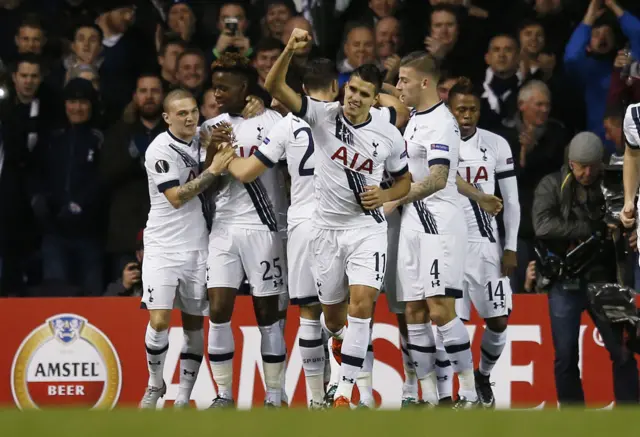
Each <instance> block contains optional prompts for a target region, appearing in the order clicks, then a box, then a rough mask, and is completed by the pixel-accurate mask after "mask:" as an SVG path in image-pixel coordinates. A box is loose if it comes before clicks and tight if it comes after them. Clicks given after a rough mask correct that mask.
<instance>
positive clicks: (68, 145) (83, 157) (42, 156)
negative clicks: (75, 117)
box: [30, 124, 104, 236]
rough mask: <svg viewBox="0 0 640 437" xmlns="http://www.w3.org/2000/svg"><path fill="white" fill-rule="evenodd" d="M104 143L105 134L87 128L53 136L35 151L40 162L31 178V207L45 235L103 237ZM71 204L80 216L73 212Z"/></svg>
mask: <svg viewBox="0 0 640 437" xmlns="http://www.w3.org/2000/svg"><path fill="white" fill-rule="evenodd" d="M102 143H103V136H102V133H101V132H100V131H98V130H95V129H92V128H91V127H90V125H89V124H84V125H76V126H71V127H68V128H66V129H60V130H58V131H55V132H53V133H52V135H51V137H50V138H49V141H47V143H45V144H43V145H42V146H41V147H40V150H37V151H34V153H35V154H36V159H37V162H36V164H35V166H34V168H33V170H32V173H31V176H30V192H31V203H32V205H33V206H34V212H35V214H36V216H37V218H38V220H39V222H40V224H41V226H42V227H43V230H44V231H45V232H47V233H55V234H61V235H65V236H98V235H99V234H100V231H101V224H102V223H103V217H102V215H103V214H102V212H103V204H104V201H103V198H102V195H101V193H102V188H101V184H100V178H99V174H98V160H99V157H100V150H101V148H102ZM71 203H75V204H77V205H78V206H79V207H80V212H77V211H76V212H74V211H72V210H70V208H69V206H70V204H71Z"/></svg>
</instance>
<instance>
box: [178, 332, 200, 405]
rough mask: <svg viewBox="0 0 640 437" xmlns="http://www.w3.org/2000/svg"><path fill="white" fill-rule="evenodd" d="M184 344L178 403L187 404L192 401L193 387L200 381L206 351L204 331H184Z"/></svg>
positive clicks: (181, 354) (181, 356) (181, 355)
mask: <svg viewBox="0 0 640 437" xmlns="http://www.w3.org/2000/svg"><path fill="white" fill-rule="evenodd" d="M182 335H183V337H184V343H183V344H182V350H181V353H180V383H179V385H178V396H176V402H185V401H189V399H191V392H192V391H193V386H194V385H195V383H196V379H198V372H199V371H200V365H201V364H202V353H203V351H204V330H203V329H199V330H197V331H187V330H186V329H185V330H183V331H182Z"/></svg>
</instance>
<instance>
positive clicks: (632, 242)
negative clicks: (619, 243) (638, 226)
mask: <svg viewBox="0 0 640 437" xmlns="http://www.w3.org/2000/svg"><path fill="white" fill-rule="evenodd" d="M624 235H625V236H626V235H629V247H630V248H631V249H632V250H633V251H634V252H637V251H638V231H637V230H635V229H634V230H633V231H631V233H630V234H627V233H625V234H624Z"/></svg>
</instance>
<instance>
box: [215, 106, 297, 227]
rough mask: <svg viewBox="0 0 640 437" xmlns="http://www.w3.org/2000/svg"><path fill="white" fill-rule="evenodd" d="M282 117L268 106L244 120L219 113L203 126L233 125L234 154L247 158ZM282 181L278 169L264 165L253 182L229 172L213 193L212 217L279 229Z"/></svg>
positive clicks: (282, 209) (283, 206) (283, 210)
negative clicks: (232, 175)
mask: <svg viewBox="0 0 640 437" xmlns="http://www.w3.org/2000/svg"><path fill="white" fill-rule="evenodd" d="M280 120H282V117H281V116H280V114H278V113H277V112H276V111H272V110H271V109H267V110H265V111H264V112H263V113H262V114H260V115H258V116H256V117H253V118H250V119H248V120H245V119H244V118H242V117H241V116H235V115H230V114H221V115H219V116H218V117H215V118H212V119H210V120H207V121H205V122H204V123H203V126H207V127H214V126H216V125H218V124H219V123H221V122H223V121H226V122H228V123H230V124H231V126H232V127H233V134H234V135H235V139H236V144H235V145H234V146H235V147H236V154H237V155H238V156H240V157H241V158H248V157H249V156H251V155H253V154H255V153H256V152H257V151H258V147H259V146H260V144H262V142H263V140H264V139H265V138H266V137H267V133H268V132H269V131H270V130H271V129H273V127H274V126H275V125H276V123H278V121H280ZM284 188H285V187H284V183H283V180H282V179H281V177H280V175H279V173H278V170H277V169H275V168H271V169H268V170H267V171H265V172H264V173H263V174H262V175H261V176H260V177H258V178H256V180H254V181H253V182H250V183H248V184H244V183H242V182H240V181H238V180H236V179H234V178H233V177H231V176H230V175H227V176H225V177H224V181H223V184H222V187H221V188H220V190H219V191H218V193H217V194H216V196H215V209H216V213H215V220H216V221H218V222H220V223H227V224H230V225H233V226H238V227H240V228H245V229H258V230H268V231H274V232H275V231H279V230H282V229H284V227H285V225H286V197H285V191H284Z"/></svg>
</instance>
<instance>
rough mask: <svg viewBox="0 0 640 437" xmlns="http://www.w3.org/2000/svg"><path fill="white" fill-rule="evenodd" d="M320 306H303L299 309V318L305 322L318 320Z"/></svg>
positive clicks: (320, 311) (320, 310)
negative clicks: (305, 320)
mask: <svg viewBox="0 0 640 437" xmlns="http://www.w3.org/2000/svg"><path fill="white" fill-rule="evenodd" d="M321 313H322V306H320V305H304V306H301V307H300V317H302V318H303V319H307V320H320V314H321Z"/></svg>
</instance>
